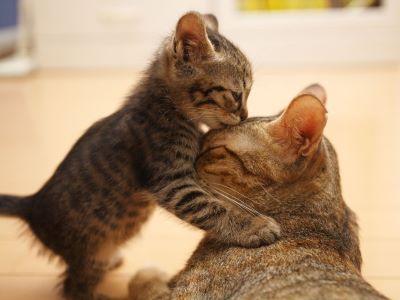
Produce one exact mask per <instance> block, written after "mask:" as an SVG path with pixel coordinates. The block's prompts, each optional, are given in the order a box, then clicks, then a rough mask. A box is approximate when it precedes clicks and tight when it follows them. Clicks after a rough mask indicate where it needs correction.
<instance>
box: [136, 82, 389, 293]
mask: <svg viewBox="0 0 400 300" xmlns="http://www.w3.org/2000/svg"><path fill="white" fill-rule="evenodd" d="M309 92H311V93H312V94H313V95H311V94H310V93H309ZM314 95H320V96H321V98H325V97H324V96H323V95H324V92H323V90H322V89H321V88H320V87H318V86H312V87H310V88H309V89H306V93H303V95H300V96H298V97H296V98H295V99H294V100H293V101H292V102H291V103H290V105H289V106H288V108H287V109H286V110H285V111H284V112H283V114H282V115H281V116H279V117H271V118H254V119H249V120H247V121H245V122H243V123H242V124H240V125H237V126H235V127H231V128H227V129H222V130H218V131H212V132H210V133H208V134H207V136H206V138H205V142H204V147H203V148H202V153H201V154H200V157H199V159H198V161H197V171H198V173H199V176H200V178H201V179H202V180H204V182H205V184H206V185H207V186H208V189H209V190H210V192H212V193H214V194H216V195H218V197H219V198H220V199H221V201H224V202H225V203H229V204H233V203H234V202H236V203H242V204H241V205H246V207H251V209H250V211H251V212H256V211H257V212H260V213H261V214H265V215H268V216H272V217H274V218H275V220H277V221H278V222H279V224H280V225H281V229H282V236H281V238H280V239H279V240H278V241H277V242H275V243H273V244H272V245H268V246H264V247H260V248H254V249H245V248H242V247H236V246H229V245H222V244H221V243H219V242H218V241H215V240H214V239H213V237H211V236H208V235H206V237H205V238H204V239H203V240H202V241H201V243H200V245H199V246H198V248H197V250H196V251H195V252H194V253H193V255H192V257H191V258H190V259H189V261H188V262H187V264H186V267H185V268H184V269H183V270H182V271H181V272H180V273H179V274H177V275H176V276H174V277H173V278H172V279H171V280H170V281H168V280H167V277H166V276H165V275H164V274H163V273H161V272H159V271H156V270H143V271H139V272H138V273H137V274H136V275H135V276H134V277H133V279H132V281H131V283H130V299H131V300H142V299H143V300H145V299H146V300H151V299H159V300H162V299H213V300H217V299H248V300H257V299H285V300H288V299H316V300H317V299H318V300H321V299H329V300H331V299H338V300H339V299H340V300H343V299H346V300H349V299H386V298H385V297H384V296H382V295H381V294H379V293H378V292H377V291H376V290H374V288H373V287H371V286H370V285H369V284H368V283H367V282H366V281H365V280H364V279H363V278H362V276H361V273H360V267H361V254H360V249H359V242H358V233H357V231H358V228H357V223H356V220H355V215H354V214H353V212H352V211H351V210H350V209H349V208H348V207H347V206H346V204H345V203H344V201H343V198H342V194H341V188H340V176H339V170H338V162H337V157H336V153H335V150H334V148H333V146H332V144H331V143H330V142H329V141H328V139H326V138H325V137H323V135H322V134H323V129H324V126H325V123H326V110H325V107H324V106H323V105H322V104H321V102H320V101H319V100H317V98H316V97H315V96H314ZM228 199H229V201H227V200H228Z"/></svg>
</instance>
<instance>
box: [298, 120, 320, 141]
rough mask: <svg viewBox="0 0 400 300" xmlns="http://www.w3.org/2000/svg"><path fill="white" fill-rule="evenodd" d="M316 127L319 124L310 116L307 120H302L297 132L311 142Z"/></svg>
mask: <svg viewBox="0 0 400 300" xmlns="http://www.w3.org/2000/svg"><path fill="white" fill-rule="evenodd" d="M318 125H319V122H318V121H317V120H316V118H315V117H314V116H310V117H309V118H307V119H306V120H304V121H303V123H302V124H300V128H299V131H300V133H301V135H302V136H304V137H306V138H309V139H310V140H312V139H313V137H314V136H315V134H316V131H317V129H318Z"/></svg>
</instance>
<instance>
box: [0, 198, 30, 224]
mask: <svg viewBox="0 0 400 300" xmlns="http://www.w3.org/2000/svg"><path fill="white" fill-rule="evenodd" d="M26 200H27V198H26V197H19V196H10V195H0V216H8V217H20V218H22V219H24V218H25V216H26V212H27V204H28V202H27V201H26Z"/></svg>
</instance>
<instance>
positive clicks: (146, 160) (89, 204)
mask: <svg viewBox="0 0 400 300" xmlns="http://www.w3.org/2000/svg"><path fill="white" fill-rule="evenodd" d="M217 25H218V24H217V22H216V19H215V17H213V16H211V15H207V16H201V15H200V14H198V13H194V12H192V13H188V14H186V15H184V16H183V17H182V18H181V19H180V20H179V22H178V24H177V27H176V31H175V32H174V34H173V35H172V36H170V37H168V38H167V39H166V40H165V41H164V43H163V44H162V46H161V48H160V50H159V51H158V52H157V54H156V57H155V59H154V61H153V63H152V64H151V65H150V67H149V68H148V70H147V71H146V73H145V76H144V78H143V79H142V81H141V82H140V84H139V85H138V86H137V87H136V89H135V90H134V91H133V93H132V95H131V96H130V97H129V99H128V100H127V101H126V103H125V104H124V105H123V106H122V107H121V109H119V110H118V111H116V112H115V113H113V114H112V115H110V116H108V117H106V118H104V119H102V120H100V121H98V122H97V123H95V124H94V125H93V126H92V127H90V128H89V129H88V130H87V132H86V133H85V134H84V135H83V136H82V137H81V138H80V139H79V140H78V141H77V143H76V144H75V145H74V146H73V148H72V149H71V151H70V152H69V153H68V155H67V157H66V158H65V160H64V161H63V162H62V163H61V164H60V165H59V167H58V168H57V170H56V171H55V173H54V175H53V176H52V177H51V178H50V179H49V181H48V182H47V183H46V184H45V185H44V186H43V187H42V188H41V189H40V190H39V191H38V192H37V193H35V194H34V195H32V196H28V197H13V196H0V214H2V215H8V216H17V217H20V218H21V219H23V220H25V221H26V222H27V224H28V225H29V227H30V229H31V230H32V232H33V233H34V234H35V236H36V237H37V238H38V239H39V240H40V241H41V242H42V243H43V244H44V245H45V246H46V247H47V248H48V249H50V250H51V251H52V252H53V253H54V254H56V255H58V256H60V257H61V258H62V259H63V260H64V261H65V263H66V264H67V270H66V274H65V280H64V288H63V292H64V295H65V297H66V298H67V299H73V300H91V299H94V297H95V295H94V292H93V291H94V288H95V287H96V285H97V284H98V282H99V281H100V280H101V279H102V277H103V276H104V274H105V272H107V271H108V270H109V269H112V268H114V267H116V266H118V265H119V264H120V263H121V261H120V259H118V256H116V252H117V249H118V247H119V246H120V245H121V244H123V243H124V242H125V241H126V240H128V239H129V238H131V237H132V236H133V235H135V234H136V233H137V232H138V230H139V229H140V227H141V225H142V223H143V222H145V221H146V220H147V218H148V217H149V215H150V214H151V212H152V210H153V208H154V205H155V204H159V205H161V206H162V207H164V208H166V209H167V210H168V211H170V212H171V213H173V214H175V215H176V216H178V217H179V218H180V219H182V220H184V221H186V222H188V223H190V224H192V225H194V226H196V227H198V228H201V229H204V230H207V231H208V232H209V234H210V236H212V237H213V238H215V239H218V240H220V241H222V242H224V243H226V244H235V245H242V246H246V247H254V246H259V245H260V244H265V243H270V242H272V241H273V240H274V239H275V238H276V236H277V235H278V234H279V226H278V225H277V224H276V223H275V221H274V220H272V219H263V218H257V217H253V216H251V215H248V214H245V213H243V212H242V211H240V210H237V209H233V208H231V207H228V206H226V205H225V204H224V203H223V202H221V201H219V200H217V199H216V198H215V197H213V196H210V195H209V194H208V193H207V192H206V191H205V190H203V188H202V187H201V186H200V185H199V184H198V180H197V177H196V172H195V170H194V161H195V158H196V156H197V154H198V151H199V149H198V143H199V139H200V137H201V136H202V132H201V131H200V129H199V123H205V124H207V125H208V126H209V127H212V128H218V127H221V126H226V125H234V124H237V123H239V122H240V120H243V119H245V118H246V117H247V110H246V100H247V96H248V94H249V91H250V88H251V84H252V77H251V76H252V74H251V67H250V64H249V62H248V61H247V59H246V57H245V56H244V55H243V54H242V52H240V50H239V49H238V48H236V47H235V46H234V45H233V44H232V43H231V42H229V41H228V40H227V39H225V38H224V37H223V36H222V35H220V34H219V33H218V31H217V29H218V28H217Z"/></svg>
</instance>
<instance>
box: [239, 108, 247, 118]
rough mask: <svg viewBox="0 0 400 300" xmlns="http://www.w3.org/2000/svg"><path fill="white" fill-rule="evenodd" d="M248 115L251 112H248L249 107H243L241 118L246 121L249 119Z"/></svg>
mask: <svg viewBox="0 0 400 300" xmlns="http://www.w3.org/2000/svg"><path fill="white" fill-rule="evenodd" d="M248 116H249V113H248V112H247V109H242V111H241V112H240V120H241V121H244V120H246V119H247V117H248Z"/></svg>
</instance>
